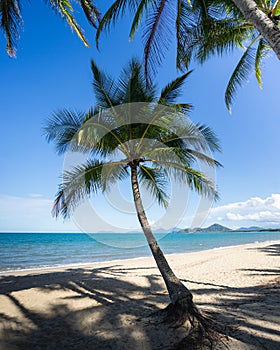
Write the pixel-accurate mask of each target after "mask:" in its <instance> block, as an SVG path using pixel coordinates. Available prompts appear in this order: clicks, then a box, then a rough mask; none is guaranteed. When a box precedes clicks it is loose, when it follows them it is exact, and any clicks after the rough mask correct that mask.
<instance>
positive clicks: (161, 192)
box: [139, 165, 169, 208]
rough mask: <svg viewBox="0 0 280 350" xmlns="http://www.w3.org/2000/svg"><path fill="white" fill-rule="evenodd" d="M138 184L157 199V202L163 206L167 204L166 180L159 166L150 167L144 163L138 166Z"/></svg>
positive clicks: (165, 206)
mask: <svg viewBox="0 0 280 350" xmlns="http://www.w3.org/2000/svg"><path fill="white" fill-rule="evenodd" d="M139 179H140V184H142V185H144V186H145V187H146V189H147V190H148V191H149V192H150V193H151V194H152V195H153V196H154V197H155V198H156V199H157V201H158V204H160V205H162V206H163V207H164V208H167V206H168V200H169V196H168V194H167V186H168V181H167V177H166V174H165V173H164V171H163V170H162V169H160V168H151V167H147V166H144V165H140V167H139Z"/></svg>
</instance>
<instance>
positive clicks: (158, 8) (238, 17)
mask: <svg viewBox="0 0 280 350" xmlns="http://www.w3.org/2000/svg"><path fill="white" fill-rule="evenodd" d="M249 2H251V3H254V2H253V0H234V1H232V0H225V1H219V0H218V1H213V0H210V1H206V0H192V1H188V0H179V1H175V0H174V1H167V0H156V1H154V0H143V1H140V2H139V1H133V0H132V1H131V0H129V1H128V0H122V1H119V0H116V1H115V2H114V3H113V5H112V6H111V7H110V8H109V9H108V10H107V12H106V13H105V14H104V16H103V18H102V19H101V21H100V25H99V27H98V31H97V35H96V40H97V44H98V40H99V36H100V33H101V32H102V31H103V30H107V29H109V28H110V26H111V25H112V24H115V23H116V20H117V19H118V17H119V16H120V15H122V14H124V13H125V9H126V8H129V10H130V11H131V12H132V14H133V16H134V17H133V20H132V24H131V29H130V38H131V39H133V37H134V35H135V32H136V30H137V29H138V27H139V25H140V24H141V22H142V21H143V18H145V24H144V25H143V28H144V32H143V38H144V54H145V55H144V57H145V71H146V76H147V77H149V76H151V75H152V74H153V73H155V72H156V69H157V66H158V64H160V63H161V62H162V59H163V57H164V55H165V53H166V50H167V49H168V48H169V47H170V42H172V39H173V38H174V39H175V40H176V44H177V54H176V64H177V68H179V69H181V70H184V69H186V68H187V69H188V66H189V63H190V61H191V59H195V60H197V61H198V62H200V63H203V62H204V61H205V60H206V59H207V58H209V57H210V56H211V55H214V54H218V55H222V54H224V53H228V52H230V51H232V50H233V49H234V48H236V47H239V48H241V49H244V54H243V55H242V57H241V59H240V61H239V62H238V64H237V66H236V68H235V69H234V71H233V74H232V76H231V77H230V80H229V82H228V85H227V88H226V92H225V102H226V105H227V108H228V109H229V110H230V107H231V104H232V102H233V98H234V96H235V94H236V90H237V87H238V86H240V85H242V84H243V82H244V81H245V80H247V79H248V75H249V73H250V72H251V71H252V70H253V69H254V70H255V74H256V78H257V81H258V84H259V86H260V87H261V86H262V81H261V66H262V62H263V59H264V58H265V57H266V56H267V53H268V52H269V50H270V49H273V50H274V51H275V53H276V54H277V55H278V57H279V58H280V28H279V20H280V1H279V0H273V1H270V0H264V1H263V0H257V1H256V3H257V5H258V9H257V10H256V9H255V8H254V7H252V6H251V5H250V6H251V7H250V11H248V10H247V11H246V10H245V8H244V6H245V5H244V4H247V3H249ZM238 4H240V6H239V5H238ZM243 5H244V6H243ZM257 5H256V4H255V7H256V6H257ZM256 16H260V17H261V18H262V19H261V20H258V21H257V23H258V25H256V23H255V22H256V21H255V17H256ZM262 25H263V26H264V27H265V28H268V29H266V32H269V33H270V34H269V38H270V39H269V40H268V38H267V35H264V33H263V31H262V30H261V29H260V27H261V26H262ZM174 27H175V28H176V38H175V36H174V29H173V28H174ZM264 30H265V29H264ZM272 42H273V43H272Z"/></svg>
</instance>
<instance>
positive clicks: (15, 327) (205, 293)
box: [0, 241, 280, 350]
mask: <svg viewBox="0 0 280 350" xmlns="http://www.w3.org/2000/svg"><path fill="white" fill-rule="evenodd" d="M167 258H168V261H169V263H170V265H171V267H172V268H173V270H174V272H175V273H176V274H177V275H178V277H180V278H181V280H182V281H183V282H184V283H185V284H186V285H187V287H188V288H189V289H190V290H191V291H192V293H193V295H194V301H195V303H196V305H197V306H198V307H199V309H200V310H202V311H208V312H211V314H212V315H214V316H215V317H216V319H217V320H219V322H221V323H222V324H223V325H224V334H226V335H228V342H227V345H228V347H229V348H230V349H238V350H241V349H269V350H273V349H280V297H279V295H280V293H279V292H280V259H279V258H280V241H277V242H267V243H255V244H249V245H243V246H237V247H228V248H222V249H214V250H208V251H203V252H195V253H188V254H174V255H169V256H168V257H167ZM168 302H169V299H168V294H167V292H166V290H165V287H164V284H163V281H162V278H161V276H160V274H159V272H158V270H157V268H156V266H155V263H154V261H153V259H152V258H139V259H133V260H118V261H113V262H106V263H95V264H90V265H83V266H79V267H71V266H69V267H67V268H63V269H62V268H60V269H46V270H33V271H21V272H13V273H11V272H10V273H5V274H1V275H0V320H1V323H0V324H1V326H0V327H1V328H0V332H1V340H0V349H1V350H10V349H11V350H12V349H13V350H14V349H30V350H31V349H50V350H52V349H58V350H60V349H94V350H95V349H114V350H120V349H128V350H132V349H133V350H140V349H141V350H156V349H179V348H178V347H176V346H175V345H176V344H177V343H178V342H179V341H180V337H181V338H182V337H183V334H184V332H183V330H180V329H177V330H174V329H168V328H166V326H165V325H163V324H154V323H151V322H150V318H149V315H150V314H151V313H152V312H154V311H157V310H159V309H160V308H163V307H165V306H166V305H167V304H168ZM219 348H223V347H222V346H221V347H219Z"/></svg>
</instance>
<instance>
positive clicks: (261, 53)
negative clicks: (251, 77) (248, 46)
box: [255, 38, 271, 88]
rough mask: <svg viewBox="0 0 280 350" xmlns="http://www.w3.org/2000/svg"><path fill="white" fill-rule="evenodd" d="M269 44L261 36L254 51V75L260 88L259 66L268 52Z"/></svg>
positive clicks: (260, 72)
mask: <svg viewBox="0 0 280 350" xmlns="http://www.w3.org/2000/svg"><path fill="white" fill-rule="evenodd" d="M270 50H271V49H270V47H269V45H267V44H266V42H265V41H264V40H263V39H262V38H261V39H260V40H259V45H258V48H257V52H256V58H255V75H256V78H257V82H258V84H259V87H260V88H262V71H261V66H262V63H263V60H264V58H265V57H266V56H267V55H268V52H269V51H270Z"/></svg>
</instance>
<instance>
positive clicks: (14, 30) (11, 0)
mask: <svg viewBox="0 0 280 350" xmlns="http://www.w3.org/2000/svg"><path fill="white" fill-rule="evenodd" d="M22 25H23V21H22V17H21V10H20V3H19V1H17V0H6V1H0V28H1V29H2V30H3V31H4V33H5V36H6V39H7V46H6V51H7V53H8V55H9V56H11V57H15V56H16V42H17V40H18V38H19V29H20V28H21V27H22Z"/></svg>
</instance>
